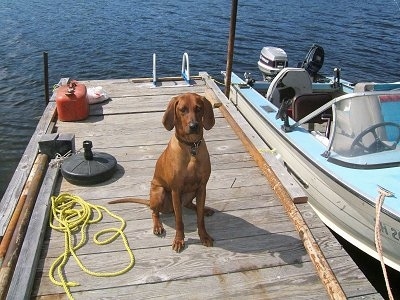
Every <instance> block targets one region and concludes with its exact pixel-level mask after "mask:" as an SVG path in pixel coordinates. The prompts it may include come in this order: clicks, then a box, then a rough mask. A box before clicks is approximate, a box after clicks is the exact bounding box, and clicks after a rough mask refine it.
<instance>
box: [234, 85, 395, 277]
mask: <svg viewBox="0 0 400 300" xmlns="http://www.w3.org/2000/svg"><path fill="white" fill-rule="evenodd" d="M235 80H238V79H237V78H236V79H233V80H232V82H233V84H232V88H231V93H230V95H231V96H230V100H231V101H232V102H233V103H234V104H235V105H236V107H237V108H238V110H239V111H240V112H241V113H242V114H243V115H244V116H245V118H246V119H248V120H249V122H250V123H251V124H252V126H253V127H254V128H256V130H257V131H258V133H259V134H260V136H261V137H262V138H263V139H264V140H265V141H266V143H267V144H268V145H269V146H270V147H271V148H272V149H274V151H276V153H279V156H280V159H281V160H283V161H284V163H285V164H286V165H287V166H288V167H289V169H290V171H291V172H293V173H294V174H295V175H296V176H295V177H297V178H300V180H301V183H302V185H303V187H304V188H305V190H306V191H307V193H308V194H309V195H310V198H309V204H310V205H311V207H312V208H313V209H314V210H315V212H316V213H317V214H318V216H319V217H320V218H321V220H322V221H323V222H324V223H325V224H326V225H327V226H328V227H330V228H331V229H332V230H333V231H335V232H336V233H337V234H339V235H340V236H342V237H343V238H345V239H346V240H347V241H349V242H350V243H352V244H353V245H355V246H356V247H358V248H359V249H361V250H362V251H364V252H365V253H367V254H369V255H371V256H372V257H374V258H376V259H379V256H378V253H377V251H376V248H375V242H374V225H375V218H376V216H375V201H374V200H376V198H378V196H379V193H378V188H377V187H376V197H375V198H373V199H371V197H366V196H365V195H361V194H359V193H358V192H357V191H355V190H354V189H353V188H352V187H351V186H350V185H348V184H347V183H346V182H345V181H344V180H343V178H340V177H339V176H338V175H335V174H334V173H330V172H329V171H327V169H326V168H325V166H324V164H326V159H325V158H323V157H322V155H319V157H318V156H315V157H310V156H309V154H308V153H306V151H304V150H303V149H301V147H298V146H297V145H296V144H295V143H294V142H293V140H292V139H291V135H292V134H293V133H285V132H284V131H283V130H282V129H281V124H282V121H280V120H276V119H275V114H276V111H277V108H276V107H275V106H273V105H272V104H270V103H268V102H267V101H266V100H265V99H262V98H263V97H262V96H261V95H259V96H257V95H256V94H257V92H256V91H255V90H253V89H251V88H244V89H243V87H242V86H241V85H235ZM257 97H260V99H256V100H255V101H254V102H252V100H249V99H253V98H257ZM263 101H264V102H263ZM260 103H265V105H264V106H263V104H260ZM271 110H274V111H271ZM296 130H298V131H301V130H304V129H302V128H298V129H296ZM304 131H305V130H304ZM300 133H301V132H297V133H294V134H300ZM303 133H304V132H303ZM309 136H311V135H309ZM311 138H312V137H311ZM315 145H316V146H317V147H318V143H316V144H315ZM315 145H314V146H315ZM325 149H326V148H325V147H324V146H323V145H322V144H321V147H320V149H316V150H315V149H314V150H315V151H319V152H320V154H322V153H323V152H324V150H325ZM380 218H381V227H382V232H381V236H382V244H383V253H384V258H385V263H386V264H387V265H388V266H390V267H392V268H394V269H396V270H397V271H400V259H399V253H400V233H399V231H400V223H399V219H398V216H393V215H390V214H388V213H382V214H381V217H380Z"/></svg>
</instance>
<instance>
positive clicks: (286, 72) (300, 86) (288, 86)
mask: <svg viewBox="0 0 400 300" xmlns="http://www.w3.org/2000/svg"><path fill="white" fill-rule="evenodd" d="M310 93H312V82H311V78H310V75H309V74H308V73H307V71H306V70H305V69H303V68H284V69H282V70H281V71H280V72H279V73H278V74H277V75H276V76H275V78H274V79H273V80H272V82H271V84H270V86H269V88H268V90H267V94H266V96H265V97H266V99H267V100H269V101H271V102H272V103H273V104H274V105H275V106H276V107H280V105H281V102H282V100H283V99H285V98H288V97H287V94H289V95H290V96H291V97H289V98H293V99H294V98H296V97H298V96H300V95H302V94H310Z"/></svg>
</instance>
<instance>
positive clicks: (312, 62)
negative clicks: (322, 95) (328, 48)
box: [298, 44, 325, 77]
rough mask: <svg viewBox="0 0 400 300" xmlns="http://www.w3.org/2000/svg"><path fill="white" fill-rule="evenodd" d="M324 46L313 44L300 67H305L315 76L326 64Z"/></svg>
mask: <svg viewBox="0 0 400 300" xmlns="http://www.w3.org/2000/svg"><path fill="white" fill-rule="evenodd" d="M324 56H325V52H324V48H322V47H321V46H319V45H317V44H313V45H312V46H311V48H310V50H308V53H307V55H306V57H305V59H304V61H303V62H302V63H299V65H298V67H299V68H304V69H305V70H306V71H307V72H308V74H310V76H311V77H315V76H316V75H317V73H318V71H319V70H320V69H321V67H322V65H323V64H324Z"/></svg>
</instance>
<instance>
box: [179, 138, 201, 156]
mask: <svg viewBox="0 0 400 300" xmlns="http://www.w3.org/2000/svg"><path fill="white" fill-rule="evenodd" d="M175 137H176V139H177V140H178V141H179V142H180V143H182V144H185V145H186V146H189V147H190V154H191V155H192V156H196V155H197V153H198V151H199V147H200V144H201V142H202V140H203V139H200V140H198V141H197V142H188V141H185V140H183V139H181V138H180V137H179V136H178V135H177V134H175Z"/></svg>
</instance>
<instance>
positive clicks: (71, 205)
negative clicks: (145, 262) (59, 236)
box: [49, 193, 135, 299]
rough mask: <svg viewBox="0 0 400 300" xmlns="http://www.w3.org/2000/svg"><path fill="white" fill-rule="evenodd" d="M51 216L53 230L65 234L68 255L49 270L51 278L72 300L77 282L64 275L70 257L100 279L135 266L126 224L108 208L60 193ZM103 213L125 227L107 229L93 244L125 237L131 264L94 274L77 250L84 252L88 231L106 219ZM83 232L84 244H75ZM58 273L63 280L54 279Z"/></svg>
mask: <svg viewBox="0 0 400 300" xmlns="http://www.w3.org/2000/svg"><path fill="white" fill-rule="evenodd" d="M51 204H52V205H51V211H52V213H51V215H50V227H51V228H53V229H55V230H57V231H60V232H63V233H64V239H65V248H64V253H62V254H61V255H60V256H58V257H57V258H56V260H55V261H54V262H53V264H52V265H51V267H50V270H49V277H50V280H51V282H53V283H54V284H56V285H59V286H62V287H63V288H64V290H65V292H66V294H67V295H68V297H69V298H70V299H73V297H72V294H71V291H70V287H73V286H77V285H79V283H77V282H68V281H67V280H66V278H65V275H64V271H63V269H64V267H65V265H66V264H67V262H68V259H69V257H71V256H73V257H74V258H75V261H76V263H77V264H78V266H79V267H80V268H81V269H82V270H83V271H84V272H86V273H87V274H89V275H92V276H97V277H112V276H118V275H121V274H123V273H126V272H127V271H129V270H130V269H131V268H132V267H133V266H134V265H135V257H134V255H133V252H132V250H131V249H130V247H129V244H128V240H127V238H126V236H125V234H124V232H123V230H124V229H125V226H126V223H125V221H124V220H123V219H122V218H121V217H119V216H117V215H116V214H113V213H112V212H110V211H109V210H108V209H107V208H105V207H103V206H98V205H92V204H90V203H88V202H86V201H84V200H83V199H82V198H80V197H79V196H75V195H71V194H68V193H63V194H60V195H59V196H57V197H52V198H51ZM102 211H105V212H106V213H108V214H109V215H110V216H111V217H113V218H115V219H117V220H119V221H120V222H121V226H120V227H119V228H107V229H104V230H100V231H98V232H97V233H96V234H95V235H94V237H93V241H94V243H96V244H97V245H106V244H109V243H111V242H113V241H114V240H116V239H117V238H118V237H119V236H120V237H121V238H122V241H123V243H124V246H125V249H126V251H127V252H128V254H129V257H130V262H129V265H128V266H127V267H125V268H124V269H122V270H119V271H116V272H93V271H90V270H89V269H87V268H86V267H85V266H84V265H83V263H82V262H81V260H80V259H79V258H78V256H77V254H76V251H77V250H78V249H80V248H81V247H82V246H83V245H84V244H85V243H86V232H87V226H88V225H90V224H94V223H97V222H99V221H100V220H101V219H102V218H103V213H102ZM78 232H80V235H81V238H80V241H79V242H78V243H77V244H76V245H74V234H75V233H78ZM107 233H114V234H113V235H112V236H111V237H110V238H108V239H105V240H104V241H100V240H99V238H100V236H102V235H104V234H107ZM56 270H57V275H58V277H59V280H56V279H55V278H54V273H55V271H56Z"/></svg>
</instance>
